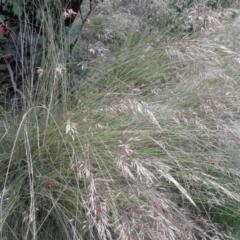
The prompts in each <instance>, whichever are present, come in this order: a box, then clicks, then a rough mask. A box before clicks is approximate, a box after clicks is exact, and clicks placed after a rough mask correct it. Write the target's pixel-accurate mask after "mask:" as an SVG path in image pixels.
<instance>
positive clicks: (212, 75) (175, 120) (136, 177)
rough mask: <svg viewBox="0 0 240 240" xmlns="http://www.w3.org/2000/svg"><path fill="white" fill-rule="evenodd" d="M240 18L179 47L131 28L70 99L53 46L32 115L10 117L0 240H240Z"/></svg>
mask: <svg viewBox="0 0 240 240" xmlns="http://www.w3.org/2000/svg"><path fill="white" fill-rule="evenodd" d="M229 11H230V10H229ZM234 12H235V14H237V16H236V17H235V18H234V19H233V20H231V21H230V20H229V18H228V21H227V20H226V22H220V20H219V22H216V21H212V24H213V25H211V26H210V25H209V26H208V27H206V28H205V29H202V32H201V34H198V36H195V35H194V36H190V37H189V35H188V34H187V36H186V37H185V38H182V39H180V40H179V37H178V36H177V37H173V36H172V34H169V29H168V27H169V26H170V25H168V26H167V27H166V28H165V27H164V28H163V29H160V30H159V26H153V27H152V28H151V30H149V28H146V29H145V30H142V32H141V34H140V33H139V31H134V32H131V31H130V32H129V29H128V28H127V27H126V33H127V35H124V36H128V38H125V37H124V38H117V37H116V38H113V39H114V41H111V50H112V54H113V56H114V57H113V58H112V59H111V61H106V59H101V58H97V59H95V60H92V61H91V62H88V63H83V62H77V63H74V64H75V65H77V66H78V67H79V68H82V69H81V70H82V71H84V69H85V66H86V65H87V64H89V65H87V67H89V66H90V67H89V71H88V72H87V73H86V74H85V75H84V78H81V79H78V81H75V82H74V87H72V88H70V87H69V81H71V80H72V78H73V77H74V76H75V75H76V73H78V72H77V70H75V71H76V72H69V71H68V67H69V66H70V65H71V64H72V65H74V64H73V63H71V64H70V63H69V62H67V59H66V58H64V56H66V55H65V53H64V51H63V49H59V48H58V46H56V45H54V44H52V45H49V46H50V47H49V49H48V55H45V56H44V58H43V61H42V62H43V64H42V65H41V66H39V68H38V70H37V74H38V75H37V79H38V80H37V82H36V83H35V85H34V90H33V88H31V86H30V87H29V86H28V85H26V86H25V88H26V90H24V93H25V94H26V96H29V100H28V101H27V100H26V102H23V110H22V111H23V113H22V114H21V115H19V116H14V117H11V116H9V114H8V113H7V112H5V111H4V110H1V112H2V115H1V120H0V121H1V128H0V132H1V134H0V136H1V137H0V141H1V144H0V149H1V150H0V164H1V168H0V171H1V172H0V173H1V174H0V175H1V178H0V186H1V192H0V234H1V236H0V238H2V239H4V238H5V239H37V238H38V239H71V240H72V239H82V240H85V239H96V240H97V239H101V240H102V239H107V240H110V239H113V240H116V239H118V240H122V239H126V240H130V239H134V240H135V239H144V240H145V239H149V240H150V239H154V240H157V239H166V240H176V239H193V240H195V239H196V240H198V239H201V240H204V239H206V240H209V239H215V240H216V239H219V240H223V239H224V240H225V239H238V237H239V234H240V233H239V227H238V226H239V224H240V222H239V219H240V216H239V215H240V212H239V210H238V209H239V207H240V194H239V189H240V185H239V177H240V176H239V175H240V170H239V169H240V165H239V156H240V155H239V137H240V133H239V106H238V105H239V104H238V102H239V98H240V94H239V92H240V89H239V81H240V80H239V77H238V75H239V74H238V73H239V59H240V57H239V54H238V48H239V46H238V40H239V29H238V28H237V27H236V26H238V25H239V19H240V18H239V16H238V13H237V11H234ZM97 16H98V15H97ZM94 17H96V15H95V16H93V18H94ZM98 17H99V16H98ZM90 21H91V18H90ZM209 21H210V20H209ZM109 27H112V25H109ZM86 28H87V25H86ZM90 28H91V26H90ZM104 28H106V26H105V25H101V31H103V32H104ZM93 29H94V28H93ZM86 31H89V32H91V31H92V30H89V29H86ZM83 32H84V29H83ZM66 42H67V41H66ZM77 48H81V43H80V44H79V45H78V46H77V47H76V49H77ZM60 50H61V51H60Z"/></svg>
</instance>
